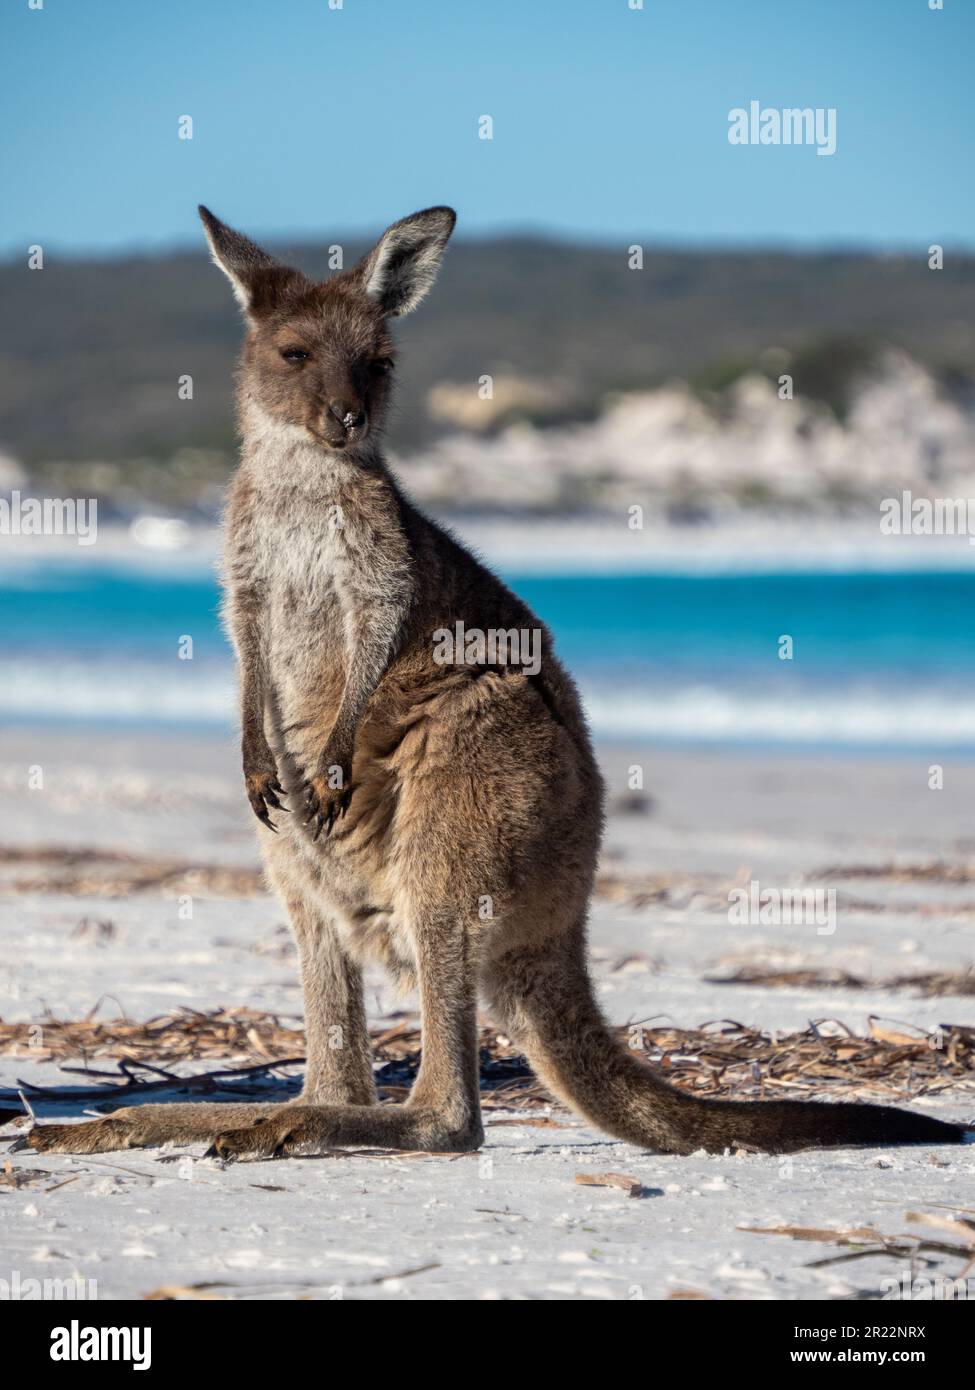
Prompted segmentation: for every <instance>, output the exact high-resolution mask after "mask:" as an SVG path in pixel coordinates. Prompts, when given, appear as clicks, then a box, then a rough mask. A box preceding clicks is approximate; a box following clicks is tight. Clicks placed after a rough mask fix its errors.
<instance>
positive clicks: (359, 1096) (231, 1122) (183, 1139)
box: [26, 851, 377, 1153]
mask: <svg viewBox="0 0 975 1390" xmlns="http://www.w3.org/2000/svg"><path fill="white" fill-rule="evenodd" d="M279 853H280V851H279ZM269 868H270V870H271V873H272V876H273V877H275V878H276V879H278V880H279V881H282V880H284V878H285V875H284V873H283V871H282V868H281V866H280V865H277V866H276V865H275V863H274V862H273V861H271V862H269ZM281 886H282V888H283V889H284V891H283V892H282V896H283V897H284V898H285V901H286V904H287V907H288V911H289V914H290V917H291V924H292V927H293V928H294V933H295V939H296V941H297V944H298V958H299V961H300V964H301V977H302V986H303V990H304V999H305V1029H306V1037H307V1058H308V1060H307V1063H306V1067H305V1084H304V1087H303V1088H302V1092H301V1095H300V1096H298V1097H297V1098H296V1099H295V1100H294V1101H289V1102H286V1103H287V1104H289V1105H298V1104H301V1105H308V1104H319V1105H321V1104H333V1105H334V1104H350V1105H361V1106H366V1105H375V1102H376V1099H377V1097H376V1088H375V1084H374V1082H373V1075H372V1058H371V1051H370V1047H369V1035H368V1033H367V1031H366V1021H365V1009H364V1006H363V999H362V977H361V974H360V971H359V968H358V966H357V965H355V963H354V962H353V961H351V960H350V959H349V958H348V956H347V955H346V954H345V952H344V951H343V949H342V945H341V941H340V940H339V936H338V932H337V930H336V928H335V925H334V923H333V922H332V921H331V919H330V918H329V916H328V914H327V913H326V912H325V911H324V910H323V909H322V908H321V907H319V906H318V904H317V903H316V902H315V900H314V899H313V898H312V896H311V893H310V892H309V891H304V892H303V891H301V889H302V885H301V884H300V880H298V881H296V880H295V878H294V876H289V877H288V879H287V883H286V884H285V883H284V882H282V883H281ZM281 1104H282V1103H281V1102H280V1101H275V1100H273V1099H272V1100H266V1101H261V1102H256V1103H254V1102H244V1103H237V1102H233V1101H229V1102H221V1101H216V1102H194V1101H175V1102H173V1103H171V1104H165V1103H163V1104H156V1105H131V1106H125V1107H122V1108H121V1109H118V1110H113V1111H112V1112H111V1113H110V1114H108V1115H105V1116H103V1117H102V1118H100V1119H97V1120H85V1121H82V1122H81V1123H78V1124H66V1125H64V1124H41V1125H35V1126H34V1128H33V1129H32V1130H31V1131H30V1133H29V1134H28V1135H27V1136H26V1143H27V1145H28V1146H29V1147H30V1148H32V1149H36V1150H38V1151H39V1152H42V1153H103V1152H106V1151H109V1150H112V1149H137V1148H156V1147H158V1146H160V1145H162V1144H193V1143H201V1142H203V1143H211V1142H212V1141H213V1139H214V1138H215V1137H216V1135H218V1134H220V1133H222V1132H223V1131H225V1130H228V1129H236V1128H240V1127H242V1126H249V1125H254V1124H257V1123H259V1122H260V1121H262V1120H266V1119H267V1117H268V1115H270V1114H272V1113H273V1112H274V1111H276V1110H279V1109H280V1108H281Z"/></svg>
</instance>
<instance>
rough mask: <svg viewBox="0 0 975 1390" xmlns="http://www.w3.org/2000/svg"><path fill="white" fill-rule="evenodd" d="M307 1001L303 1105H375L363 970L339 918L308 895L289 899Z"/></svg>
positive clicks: (299, 1098)
mask: <svg viewBox="0 0 975 1390" xmlns="http://www.w3.org/2000/svg"><path fill="white" fill-rule="evenodd" d="M287 906H288V915H289V916H290V918H291V925H292V927H293V928H294V934H295V940H296V942H297V945H298V959H299V962H300V964H301V983H302V989H303V992H304V999H305V1050H306V1054H307V1061H306V1063H305V1084H304V1086H303V1087H302V1090H301V1095H300V1096H299V1097H298V1099H297V1101H296V1102H295V1103H296V1104H299V1105H375V1103H376V1101H377V1099H378V1097H377V1095H376V1085H375V1081H374V1080H373V1072H372V1049H371V1047H370V1043H369V1033H368V1029H367V1027H366V1011H365V1005H364V1003H363V997H362V972H361V971H360V969H359V967H358V965H357V964H356V963H355V962H354V961H353V960H351V959H350V957H349V956H348V955H347V954H346V952H345V951H344V950H343V947H342V943H341V940H340V938H339V934H338V931H337V929H336V927H335V924H334V922H333V921H332V920H331V919H330V917H329V916H328V915H327V914H326V913H325V912H324V911H322V910H321V909H320V908H319V907H318V906H317V905H316V904H315V903H314V902H313V901H312V900H311V899H310V898H309V897H298V896H292V897H290V898H289V899H288V900H287Z"/></svg>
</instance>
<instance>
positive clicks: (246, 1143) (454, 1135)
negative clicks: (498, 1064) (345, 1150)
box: [214, 908, 483, 1159]
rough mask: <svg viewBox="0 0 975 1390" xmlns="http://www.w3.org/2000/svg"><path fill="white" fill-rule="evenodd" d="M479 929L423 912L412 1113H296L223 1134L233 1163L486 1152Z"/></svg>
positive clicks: (280, 1112) (349, 1108) (315, 1109)
mask: <svg viewBox="0 0 975 1390" xmlns="http://www.w3.org/2000/svg"><path fill="white" fill-rule="evenodd" d="M471 930H472V929H471V925H470V923H469V921H467V920H465V919H464V915H463V914H459V913H457V912H456V911H455V910H453V909H449V910H448V909H446V908H445V909H441V910H438V911H430V910H421V911H419V912H418V913H417V915H416V917H415V919H414V923H413V926H412V928H411V936H412V938H413V942H414V950H415V957H416V966H417V976H418V981H419V988H420V1010H421V1015H422V1047H423V1051H422V1061H421V1064H420V1071H419V1074H418V1075H417V1078H416V1081H415V1082H414V1085H413V1090H412V1091H411V1093H410V1097H409V1099H408V1100H407V1102H406V1103H405V1104H404V1105H378V1106H377V1105H371V1106H365V1105H303V1104H298V1105H288V1106H281V1107H280V1108H279V1109H277V1110H275V1112H274V1113H273V1114H271V1115H269V1116H268V1117H267V1119H265V1120H263V1121H262V1122H261V1123H259V1124H256V1125H248V1126H247V1127H246V1128H238V1129H233V1130H229V1131H228V1132H226V1133H223V1134H220V1135H219V1136H218V1137H217V1139H216V1142H215V1144H214V1152H215V1153H216V1154H217V1155H219V1156H220V1157H221V1158H227V1159H260V1158H272V1157H273V1158H283V1157H287V1156H288V1155H291V1154H314V1153H323V1152H326V1151H327V1150H329V1149H332V1148H339V1147H343V1146H350V1147H356V1146H368V1147H376V1148H387V1149H426V1150H433V1151H435V1152H454V1153H458V1152H459V1153H466V1152H470V1151H471V1150H473V1149H477V1148H479V1147H480V1145H481V1143H482V1141H483V1130H482V1128H481V1115H480V1095H479V1091H478V1050H477V1017H476V982H475V969H474V965H473V962H472V960H471Z"/></svg>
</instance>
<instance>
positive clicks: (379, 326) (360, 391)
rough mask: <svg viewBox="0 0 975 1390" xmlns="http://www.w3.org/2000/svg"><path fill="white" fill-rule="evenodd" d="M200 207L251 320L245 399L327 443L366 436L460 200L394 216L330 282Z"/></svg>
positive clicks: (379, 415)
mask: <svg viewBox="0 0 975 1390" xmlns="http://www.w3.org/2000/svg"><path fill="white" fill-rule="evenodd" d="M200 216H201V217H202V219H203V225H204V227H205V228H206V235H207V241H208V242H209V243H210V252H211V254H212V256H213V259H214V262H215V263H216V264H217V265H218V266H219V267H220V269H221V270H222V271H223V272H224V274H225V275H226V276H227V278H228V279H229V280H230V283H231V285H232V286H233V289H234V294H235V295H236V296H237V299H238V300H239V301H240V304H241V307H242V308H243V310H244V316H245V318H246V321H247V338H246V341H245V344H244V350H243V356H242V373H241V387H242V392H243V396H244V400H245V402H246V403H248V404H251V405H254V406H256V407H258V408H259V409H260V410H261V411H263V412H264V414H265V415H266V416H269V417H271V419H272V420H273V421H275V422H276V423H277V424H279V425H281V426H283V427H285V428H286V429H288V430H289V431H296V432H298V434H299V435H300V436H301V437H304V438H306V439H307V438H309V437H310V438H311V439H313V440H314V441H315V442H316V443H318V444H320V445H321V446H323V447H324V448H327V449H345V450H352V449H355V448H356V447H357V446H359V445H361V444H362V442H363V441H364V440H365V439H366V437H367V435H368V434H369V432H370V429H375V428H377V426H379V425H381V423H382V420H383V416H384V413H385V409H386V406H387V404H388V401H389V396H390V389H391V385H392V373H393V364H394V344H393V340H392V338H391V336H390V332H389V320H390V319H391V318H395V317H397V316H399V315H401V314H408V313H409V312H410V310H411V309H414V308H415V307H416V306H417V304H419V302H420V300H421V299H422V298H423V296H424V295H425V294H426V292H427V290H428V289H429V288H430V286H431V285H432V284H433V282H434V279H435V278H436V274H437V269H438V267H439V265H440V260H441V257H442V255H443V250H444V247H445V246H446V244H447V240H448V238H449V236H450V234H451V232H452V231H453V229H454V222H455V220H456V217H455V214H454V212H453V211H452V209H451V208H440V207H438V208H427V209H426V210H425V211H424V212H415V213H413V215H412V217H404V218H403V219H402V221H400V222H394V223H393V225H392V226H391V227H389V228H388V229H387V230H386V231H385V232H384V233H383V235H382V236H381V237H380V238H379V240H378V241H377V243H376V245H375V246H374V247H373V248H372V250H371V251H370V252H369V253H368V254H367V255H365V256H364V257H363V258H362V260H361V261H359V262H358V263H357V264H356V265H355V266H353V267H352V269H351V270H347V271H344V272H341V273H339V274H336V275H333V276H331V277H330V278H329V279H328V280H323V281H315V280H310V279H308V278H307V277H306V276H305V275H303V274H302V273H301V271H299V270H292V269H291V268H290V267H289V266H284V265H279V264H278V262H277V261H275V260H274V259H273V257H271V256H269V255H268V253H267V252H266V251H262V250H261V248H260V247H259V246H256V245H255V244H254V242H252V241H249V240H248V238H247V237H245V236H241V234H240V233H239V232H235V231H233V230H232V229H231V228H230V227H227V226H225V225H224V223H223V222H221V221H220V220H219V219H218V218H216V217H214V215H213V213H212V212H210V211H209V210H208V209H207V208H204V207H201V208H200Z"/></svg>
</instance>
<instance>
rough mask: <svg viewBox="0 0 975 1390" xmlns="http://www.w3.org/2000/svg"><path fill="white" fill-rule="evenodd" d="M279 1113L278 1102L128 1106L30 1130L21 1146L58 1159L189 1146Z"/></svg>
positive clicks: (280, 1106) (279, 1106) (37, 1126)
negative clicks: (93, 1117)
mask: <svg viewBox="0 0 975 1390" xmlns="http://www.w3.org/2000/svg"><path fill="white" fill-rule="evenodd" d="M282 1108H283V1107H282V1105H281V1103H280V1102H279V1101H271V1102H269V1103H267V1104H264V1105H254V1104H244V1105H238V1104H235V1103H233V1102H230V1103H227V1104H219V1103H216V1104H205V1103H201V1104H194V1103H193V1102H192V1101H191V1102H189V1103H186V1104H183V1103H179V1104H176V1105H133V1106H130V1107H129V1108H128V1109H122V1110H113V1111H112V1113H111V1114H110V1115H105V1116H104V1117H103V1118H101V1119H98V1120H84V1121H82V1122H81V1123H80V1124H71V1125H49V1124H41V1125H35V1126H34V1127H33V1129H31V1130H30V1131H29V1132H28V1133H27V1134H26V1135H25V1136H24V1143H25V1145H26V1147H27V1148H31V1149H35V1150H36V1151H37V1152H38V1153H58V1154H97V1153H106V1152H108V1151H109V1150H111V1149H153V1148H158V1147H159V1146H160V1145H162V1144H194V1143H199V1142H201V1141H206V1140H213V1138H214V1136H215V1135H217V1134H220V1133H221V1132H222V1131H223V1130H225V1129H229V1128H232V1127H235V1126H239V1125H253V1124H255V1123H257V1122H258V1121H259V1120H263V1119H265V1118H266V1117H267V1116H268V1115H273V1114H275V1113H277V1112H278V1111H280V1110H281V1109H282Z"/></svg>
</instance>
